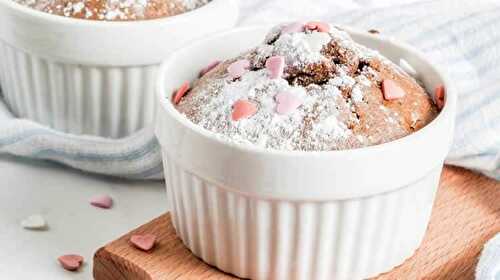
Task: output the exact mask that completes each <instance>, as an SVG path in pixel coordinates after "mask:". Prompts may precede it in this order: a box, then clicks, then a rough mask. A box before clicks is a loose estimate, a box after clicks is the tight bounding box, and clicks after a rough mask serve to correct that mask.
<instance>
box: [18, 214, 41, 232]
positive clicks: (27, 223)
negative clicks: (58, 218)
mask: <svg viewBox="0 0 500 280" xmlns="http://www.w3.org/2000/svg"><path fill="white" fill-rule="evenodd" d="M21 226H22V227H23V228H25V229H46V228H47V222H46V221H45V219H44V218H43V217H42V215H39V214H35V215H31V216H29V217H27V218H26V219H24V220H22V221H21Z"/></svg>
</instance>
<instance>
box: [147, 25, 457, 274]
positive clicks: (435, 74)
mask: <svg viewBox="0 0 500 280" xmlns="http://www.w3.org/2000/svg"><path fill="white" fill-rule="evenodd" d="M267 30H268V28H249V29H237V30H234V31H230V32H225V33H221V34H218V35H216V36H211V37H210V38H206V39H203V40H198V41H197V42H195V43H192V44H190V45H189V46H186V47H184V48H183V49H182V50H179V51H177V52H175V53H174V54H173V55H172V56H171V57H170V58H169V59H168V60H167V61H166V62H165V64H164V65H163V67H162V69H161V70H160V74H159V81H158V99H159V102H158V110H157V122H156V134H157V137H158V139H159V141H160V144H161V146H162V151H163V157H164V166H165V177H166V185H167V193H168V199H169V205H170V206H171V211H172V214H173V220H174V226H175V228H176V230H177V233H178V234H179V236H180V238H181V239H182V240H183V242H184V243H185V244H186V246H187V247H188V248H190V249H191V251H192V252H193V253H194V254H195V255H197V256H199V257H200V258H202V259H203V260H204V261H205V262H207V263H209V264H211V265H214V266H216V267H218V268H220V269H221V270H223V271H226V272H229V273H232V274H235V275H237V276H240V277H244V278H251V279H348V280H354V279H364V278H368V277H372V276H376V275H378V274H380V273H382V272H385V271H388V270H390V269H391V268H393V267H395V266H397V265H399V264H401V263H402V262H403V261H404V260H405V259H407V258H408V257H410V256H411V255H412V254H413V253H414V251H415V250H416V249H417V248H418V246H419V244H420V243H421V241H422V239H423V236H424V234H425V231H426V228H427V224H428V222H429V218H430V214H431V210H432V205H433V201H434V196H435V193H436V189H437V186H438V182H439V177H440V174H441V170H442V166H443V161H444V158H445V156H446V154H447V152H448V149H449V147H450V144H451V140H452V135H453V133H452V132H453V127H454V114H455V106H456V105H455V103H456V101H455V99H456V97H455V92H454V90H453V87H452V85H451V84H450V82H449V81H447V80H446V78H445V77H444V76H443V75H442V74H441V72H439V71H438V70H437V69H436V68H435V67H434V66H433V65H432V63H430V62H429V61H428V60H427V58H426V57H425V56H424V55H423V54H422V53H420V52H418V51H416V50H415V49H413V48H411V47H409V46H407V45H405V44H399V43H395V42H394V41H393V40H386V39H384V38H383V37H380V36H374V35H370V34H368V33H365V32H358V31H349V32H350V33H351V35H352V36H353V38H354V39H355V40H356V41H358V42H360V43H362V44H364V45H367V46H368V47H371V48H374V49H377V50H379V51H380V52H381V53H382V54H383V55H385V56H386V57H388V58H389V59H391V60H393V61H398V60H399V59H400V58H404V59H405V60H407V61H408V62H410V63H411V64H412V66H413V67H414V68H415V69H416V70H417V71H418V72H419V73H420V79H421V81H422V82H423V84H424V85H425V87H426V88H427V89H428V91H429V92H433V91H434V90H433V89H434V88H435V86H437V85H439V84H444V85H445V87H446V89H447V96H446V101H445V106H444V108H443V110H442V111H441V112H440V114H439V115H438V116H437V118H436V119H435V120H434V121H432V122H431V123H430V124H428V125H427V126H426V127H424V128H423V129H421V130H420V131H418V132H416V133H413V134H411V135H409V136H407V137H404V138H402V139H399V140H396V141H393V142H390V143H385V144H381V145H377V146H372V147H367V148H362V149H354V150H345V151H330V152H284V151H270V150H265V149H261V148H256V147H250V146H244V145H238V144H233V143H229V142H226V141H224V140H221V139H220V137H217V136H215V135H214V134H213V133H211V132H208V131H206V130H204V129H202V128H200V127H198V126H196V125H195V124H193V123H191V122H190V121H189V120H188V119H187V118H185V117H184V116H183V115H181V114H180V113H179V112H177V111H176V109H175V107H174V106H173V104H172V103H171V101H170V100H171V98H170V95H171V93H172V92H173V91H174V89H175V88H177V87H178V86H179V85H180V84H181V83H182V82H183V81H185V80H193V79H195V78H196V75H197V73H198V70H199V69H201V68H202V67H203V66H204V65H206V64H207V63H208V62H210V61H212V60H214V59H224V58H230V57H233V56H236V55H237V54H239V53H240V52H242V51H243V50H246V49H248V48H249V47H251V46H254V45H256V44H258V43H259V42H260V41H261V40H262V39H263V37H264V35H265V33H266V31H267ZM173 69H175V70H177V71H175V73H174V72H173V71H172V70H173ZM167 73H168V74H167Z"/></svg>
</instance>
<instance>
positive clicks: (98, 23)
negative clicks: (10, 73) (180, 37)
mask: <svg viewBox="0 0 500 280" xmlns="http://www.w3.org/2000/svg"><path fill="white" fill-rule="evenodd" d="M224 2H226V3H231V4H235V5H236V3H235V2H234V0H211V1H210V2H209V3H207V4H205V5H203V6H201V7H199V8H196V9H194V10H191V11H188V12H185V13H181V14H177V15H174V16H168V17H159V18H154V19H144V20H127V21H111V20H88V19H80V18H73V17H65V16H60V15H54V14H49V13H46V12H43V11H39V10H36V9H33V8H30V7H27V6H24V5H21V4H19V3H17V2H14V1H12V0H0V5H1V4H2V3H3V4H4V5H6V6H7V7H9V8H11V9H13V10H16V11H19V12H20V13H23V14H25V15H27V16H31V17H33V18H37V19H41V20H46V21H51V22H55V23H60V24H67V25H74V26H81V27H95V28H120V27H127V26H130V25H134V26H149V25H158V24H170V23H172V22H175V21H178V20H185V19H187V18H190V17H193V16H197V15H198V14H199V13H202V12H205V11H206V10H207V9H209V8H210V7H211V6H213V5H215V4H216V3H224Z"/></svg>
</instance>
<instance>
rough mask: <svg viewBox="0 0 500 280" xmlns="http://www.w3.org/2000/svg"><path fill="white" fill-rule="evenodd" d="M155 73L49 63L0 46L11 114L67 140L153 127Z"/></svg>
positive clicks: (0, 81) (153, 69) (0, 72)
mask: <svg viewBox="0 0 500 280" xmlns="http://www.w3.org/2000/svg"><path fill="white" fill-rule="evenodd" d="M158 67H159V66H158V65H150V66H129V67H126V66H122V67H110V66H88V65H79V64H67V63H60V62H53V61H50V60H48V59H44V58H41V57H37V56H35V55H32V54H29V53H26V52H24V51H22V50H19V49H17V48H14V47H12V46H10V45H8V44H5V43H4V42H2V41H0V85H1V86H2V91H3V95H4V98H5V101H6V102H7V105H8V106H9V108H10V109H11V110H12V112H13V113H14V114H15V115H16V116H17V117H21V118H27V119H31V120H34V121H36V122H39V123H41V124H44V125H47V126H50V127H52V128H54V129H57V130H60V131H63V132H68V133H73V134H89V135H97V136H103V137H111V138H119V137H124V136H127V135H129V134H131V133H133V132H135V131H137V130H139V129H140V128H143V127H144V126H146V125H148V124H150V123H151V122H153V118H154V109H155V106H154V100H155V94H154V81H155V78H156V73H157V70H158Z"/></svg>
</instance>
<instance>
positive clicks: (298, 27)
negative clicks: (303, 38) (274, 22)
mask: <svg viewBox="0 0 500 280" xmlns="http://www.w3.org/2000/svg"><path fill="white" fill-rule="evenodd" d="M298 32H304V24H303V23H301V22H293V23H290V24H289V25H286V26H284V27H283V28H282V29H281V34H286V33H298Z"/></svg>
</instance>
